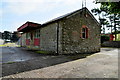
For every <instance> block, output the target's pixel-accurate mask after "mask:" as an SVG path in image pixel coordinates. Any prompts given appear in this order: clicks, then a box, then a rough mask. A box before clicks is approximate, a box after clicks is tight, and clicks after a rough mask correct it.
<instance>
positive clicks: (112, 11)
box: [92, 0, 120, 40]
mask: <svg viewBox="0 0 120 80" xmlns="http://www.w3.org/2000/svg"><path fill="white" fill-rule="evenodd" d="M98 3H100V4H101V7H100V8H98V9H99V11H98V10H96V9H94V10H95V11H93V10H92V12H93V13H96V14H97V15H100V14H101V13H102V12H104V13H105V14H104V19H106V20H104V19H102V21H101V20H100V17H99V21H100V23H101V25H102V24H104V25H105V26H106V27H108V28H110V27H111V33H112V31H114V33H115V40H116V34H117V31H118V30H119V29H120V27H119V26H120V8H119V5H120V2H100V1H99V0H96V4H98ZM98 12H101V13H98ZM102 17H103V16H102ZM103 29H104V28H103Z"/></svg>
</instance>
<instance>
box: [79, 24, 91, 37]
mask: <svg viewBox="0 0 120 80" xmlns="http://www.w3.org/2000/svg"><path fill="white" fill-rule="evenodd" d="M88 36H89V35H88V27H87V26H85V25H83V26H82V28H81V38H83V39H87V38H88Z"/></svg>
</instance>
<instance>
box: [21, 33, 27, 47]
mask: <svg viewBox="0 0 120 80" xmlns="http://www.w3.org/2000/svg"><path fill="white" fill-rule="evenodd" d="M21 46H26V33H24V34H22V37H21Z"/></svg>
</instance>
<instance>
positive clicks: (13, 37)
mask: <svg viewBox="0 0 120 80" xmlns="http://www.w3.org/2000/svg"><path fill="white" fill-rule="evenodd" d="M18 39H19V38H18V36H17V32H13V33H12V37H11V42H17V41H18Z"/></svg>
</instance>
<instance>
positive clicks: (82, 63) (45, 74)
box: [4, 48, 118, 78]
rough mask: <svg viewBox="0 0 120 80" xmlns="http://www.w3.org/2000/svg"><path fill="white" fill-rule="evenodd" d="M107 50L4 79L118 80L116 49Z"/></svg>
mask: <svg viewBox="0 0 120 80" xmlns="http://www.w3.org/2000/svg"><path fill="white" fill-rule="evenodd" d="M109 49H110V50H109ZM109 49H108V48H104V49H102V52H99V53H96V54H93V55H91V56H88V57H87V58H83V59H78V60H74V61H70V62H67V63H63V64H58V65H55V66H50V67H46V68H42V69H36V70H32V71H27V72H22V73H19V74H14V75H10V76H5V77H4V78H118V49H116V48H114V49H112V48H109ZM105 50H107V51H105ZM55 62H56V60H55ZM34 65H35V64H34Z"/></svg>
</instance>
